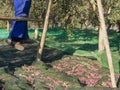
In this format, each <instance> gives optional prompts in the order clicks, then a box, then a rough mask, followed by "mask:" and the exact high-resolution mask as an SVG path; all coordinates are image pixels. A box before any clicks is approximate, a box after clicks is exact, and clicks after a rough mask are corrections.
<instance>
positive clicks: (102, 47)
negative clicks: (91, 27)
mask: <svg viewBox="0 0 120 90" xmlns="http://www.w3.org/2000/svg"><path fill="white" fill-rule="evenodd" d="M103 37H104V36H103V31H102V29H101V27H100V28H99V45H98V51H99V52H100V51H103V50H104V49H105V45H104V38H103Z"/></svg>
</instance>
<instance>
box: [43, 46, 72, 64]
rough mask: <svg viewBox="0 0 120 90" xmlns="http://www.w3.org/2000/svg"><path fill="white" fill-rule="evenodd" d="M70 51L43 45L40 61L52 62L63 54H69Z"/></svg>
mask: <svg viewBox="0 0 120 90" xmlns="http://www.w3.org/2000/svg"><path fill="white" fill-rule="evenodd" d="M69 54H70V53H67V52H64V51H61V50H58V49H55V48H49V47H45V48H44V50H43V54H42V61H43V62H44V63H52V62H54V61H56V60H60V59H61V58H62V57H63V56H64V55H69Z"/></svg>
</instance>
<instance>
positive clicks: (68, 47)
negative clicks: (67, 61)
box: [0, 28, 120, 73]
mask: <svg viewBox="0 0 120 90" xmlns="http://www.w3.org/2000/svg"><path fill="white" fill-rule="evenodd" d="M41 34H42V29H39V38H40V37H41ZM29 35H30V37H31V38H33V37H34V30H33V29H29ZM98 35H99V32H98V31H95V30H71V31H66V30H63V29H60V28H54V29H49V30H48V32H47V37H46V42H45V45H46V46H48V47H51V48H56V49H58V50H61V51H64V52H66V53H69V54H73V55H79V56H85V57H89V58H93V59H94V60H98V61H99V62H100V63H101V64H102V65H103V66H104V67H107V68H108V63H107V57H106V53H105V51H103V52H99V53H98V37H99V36H98ZM108 36H109V41H110V48H111V51H112V59H113V65H114V69H115V72H116V73H120V68H119V67H120V60H119V59H120V58H119V42H120V40H119V37H120V35H119V33H117V32H115V31H113V30H110V31H109V32H108ZM7 37H8V32H7V31H6V30H5V29H1V30H0V38H7ZM38 40H40V39H38Z"/></svg>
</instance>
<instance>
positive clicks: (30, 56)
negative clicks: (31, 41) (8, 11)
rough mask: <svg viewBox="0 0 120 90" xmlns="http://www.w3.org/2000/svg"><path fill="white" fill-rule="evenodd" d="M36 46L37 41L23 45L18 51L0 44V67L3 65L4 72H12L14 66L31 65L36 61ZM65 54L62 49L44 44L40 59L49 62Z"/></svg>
mask: <svg viewBox="0 0 120 90" xmlns="http://www.w3.org/2000/svg"><path fill="white" fill-rule="evenodd" d="M38 47H39V44H38V43H37V44H35V45H27V46H25V50H24V51H18V50H16V49H14V48H11V47H10V46H0V67H4V68H5V71H6V72H8V71H10V72H14V71H15V68H18V67H22V66H24V65H32V64H33V62H35V61H36V56H37V51H38ZM67 54H68V53H65V52H63V51H60V50H57V49H54V48H49V47H46V46H45V48H44V50H43V55H42V60H43V62H44V63H51V62H53V61H55V60H59V59H61V58H62V57H63V56H64V55H67Z"/></svg>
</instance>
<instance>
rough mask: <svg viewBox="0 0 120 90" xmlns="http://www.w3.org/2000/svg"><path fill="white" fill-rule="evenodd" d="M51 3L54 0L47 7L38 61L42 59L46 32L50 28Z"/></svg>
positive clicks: (50, 1)
mask: <svg viewBox="0 0 120 90" xmlns="http://www.w3.org/2000/svg"><path fill="white" fill-rule="evenodd" d="M51 5H52V0H49V3H48V9H47V13H46V17H45V23H44V28H43V33H42V37H41V43H40V48H39V51H38V55H37V61H40V60H41V56H42V52H43V48H44V43H45V38H46V33H47V29H48V22H49V16H50V9H51Z"/></svg>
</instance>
